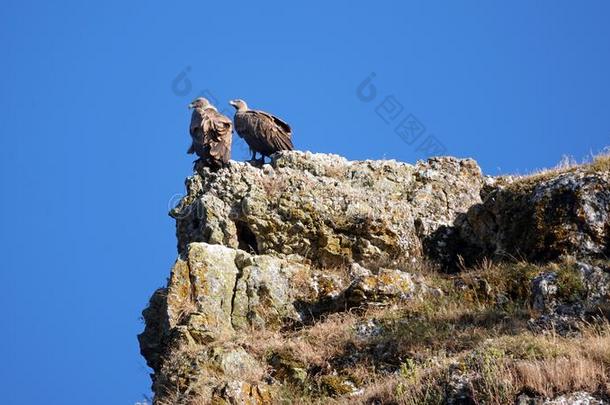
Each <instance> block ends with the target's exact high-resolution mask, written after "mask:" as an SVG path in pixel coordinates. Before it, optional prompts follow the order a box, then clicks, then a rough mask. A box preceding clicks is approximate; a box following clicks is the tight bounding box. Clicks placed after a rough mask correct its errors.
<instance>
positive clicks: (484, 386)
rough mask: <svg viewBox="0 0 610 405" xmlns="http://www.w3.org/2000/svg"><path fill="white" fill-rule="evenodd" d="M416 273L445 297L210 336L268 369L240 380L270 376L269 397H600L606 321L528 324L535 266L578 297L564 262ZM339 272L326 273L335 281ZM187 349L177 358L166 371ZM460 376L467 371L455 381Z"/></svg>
mask: <svg viewBox="0 0 610 405" xmlns="http://www.w3.org/2000/svg"><path fill="white" fill-rule="evenodd" d="M606 265H607V263H606ZM417 269H419V271H421V273H420V275H421V277H422V278H423V279H425V281H426V283H427V284H428V285H431V286H435V287H439V288H440V289H441V290H442V291H443V293H442V294H436V295H428V296H426V297H425V298H422V299H415V300H412V301H408V302H402V303H400V304H386V305H381V306H380V305H376V306H375V305H368V306H366V307H360V308H353V309H351V310H349V311H344V312H338V313H332V314H327V315H325V316H324V317H322V318H321V319H318V321H317V322H315V323H314V324H312V325H310V326H302V327H300V328H297V329H291V330H283V331H272V330H254V329H253V330H251V332H250V333H248V334H245V335H244V334H242V335H240V337H231V336H227V337H226V340H225V341H223V342H217V343H219V344H222V345H228V346H231V347H238V346H240V347H242V348H243V349H245V350H246V351H247V352H248V353H250V354H251V355H252V356H254V357H255V358H256V359H258V360H259V361H260V362H261V364H267V365H268V368H267V370H266V371H265V373H266V375H267V376H266V377H261V376H260V375H257V376H248V378H247V381H248V382H251V383H253V384H254V383H256V381H267V382H269V381H275V382H276V384H272V387H276V388H275V389H274V394H273V395H274V396H275V398H276V400H277V401H275V402H277V403H291V404H436V403H439V404H440V403H445V401H446V398H447V396H448V395H449V396H450V395H452V392H455V391H456V390H458V389H462V390H467V391H468V392H469V393H470V396H471V398H473V399H474V400H475V403H480V404H506V403H514V401H515V398H516V397H517V396H518V395H519V394H520V393H523V392H526V393H528V394H530V395H534V396H539V397H549V398H552V397H555V396H558V395H562V394H564V393H572V392H576V391H580V390H583V391H587V392H590V393H594V394H595V395H597V396H600V397H605V398H608V397H610V323H609V322H608V320H607V319H605V320H603V321H601V322H598V323H595V324H590V325H588V326H584V327H583V329H582V333H581V335H580V336H578V337H561V336H559V335H557V334H555V333H552V332H550V333H547V334H536V333H533V332H532V331H530V329H529V328H528V320H529V319H531V318H533V317H536V316H537V315H539V314H537V313H536V312H535V311H534V310H533V309H532V307H531V291H530V288H529V286H530V285H531V283H530V282H531V280H532V279H533V278H534V277H536V276H537V275H538V274H540V273H541V272H543V271H545V272H546V271H554V272H556V273H557V274H558V279H559V283H558V286H559V291H558V296H560V297H562V298H563V299H565V300H568V301H569V300H570V299H571V298H574V297H577V296H578V295H579V294H581V290H582V285H581V282H580V281H579V279H578V278H577V277H575V276H574V275H575V274H576V273H575V271H576V270H575V262H574V261H573V260H570V259H565V260H564V261H563V262H559V263H551V264H547V265H543V266H541V265H534V264H531V263H525V262H513V263H502V264H494V263H491V262H483V263H482V264H481V265H480V266H479V267H477V268H475V269H462V272H461V273H460V274H458V275H446V274H441V273H437V272H434V271H433V269H432V268H430V267H426V266H418V267H417ZM409 270H410V271H414V268H411V269H409ZM343 271H344V269H335V272H336V273H337V276H344V275H343V274H342V272H343ZM609 313H610V312H606V315H605V316H606V317H607V316H608V314H609ZM185 356H186V359H185ZM193 356H196V353H182V355H181V356H175V358H176V359H177V360H176V361H177V363H176V364H175V365H174V366H175V367H177V368H179V367H181V366H184V364H185V363H186V364H188V363H189V361H188V359H192V358H193ZM178 374H179V373H178ZM461 376H465V377H467V378H466V379H465V380H464V381H466V383H464V384H462V385H463V386H462V387H461V388H460V386H459V384H458V382H459V379H460V377H461ZM277 383H280V384H277ZM170 398H171V396H170ZM191 400H192V401H194V402H191V403H193V404H197V403H207V402H206V401H205V400H203V399H201V398H199V399H197V398H191ZM197 401H203V402H197ZM176 403H177V402H176Z"/></svg>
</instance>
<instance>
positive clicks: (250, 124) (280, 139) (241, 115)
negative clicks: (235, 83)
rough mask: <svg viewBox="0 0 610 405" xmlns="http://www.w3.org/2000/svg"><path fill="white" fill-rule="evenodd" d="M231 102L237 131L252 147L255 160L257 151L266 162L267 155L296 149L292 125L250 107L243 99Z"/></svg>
mask: <svg viewBox="0 0 610 405" xmlns="http://www.w3.org/2000/svg"><path fill="white" fill-rule="evenodd" d="M229 104H231V105H232V106H233V107H235V109H236V111H235V116H234V117H233V122H234V123H235V131H236V132H237V134H238V135H239V136H240V137H241V138H243V139H244V140H245V141H246V143H247V144H248V146H249V147H250V151H251V152H252V160H253V161H255V160H256V153H257V152H258V153H260V154H261V155H262V158H261V160H260V161H261V162H262V163H264V162H265V156H271V155H272V154H274V153H275V152H278V151H281V150H293V149H294V146H293V144H292V138H291V137H292V130H291V129H290V125H288V124H287V123H285V122H284V121H282V120H281V119H279V118H278V117H275V116H273V115H271V114H269V113H266V112H264V111H255V110H250V109H248V105H247V104H246V102H245V101H243V100H232V101H230V102H229Z"/></svg>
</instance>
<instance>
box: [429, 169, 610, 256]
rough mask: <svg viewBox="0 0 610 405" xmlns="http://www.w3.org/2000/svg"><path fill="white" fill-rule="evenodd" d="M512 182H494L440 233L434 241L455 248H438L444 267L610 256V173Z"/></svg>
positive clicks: (579, 171) (585, 172) (576, 172)
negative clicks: (459, 261) (458, 262)
mask: <svg viewBox="0 0 610 405" xmlns="http://www.w3.org/2000/svg"><path fill="white" fill-rule="evenodd" d="M509 180H510V181H509V182H508V184H503V183H505V179H499V180H498V181H495V184H494V185H492V186H490V187H489V191H488V192H487V193H486V195H485V199H484V201H483V203H481V204H475V205H473V206H472V207H471V208H470V209H469V210H468V212H467V213H466V214H465V215H460V216H459V217H458V219H457V220H456V221H455V224H454V226H452V227H448V228H443V229H441V230H439V231H438V232H437V235H436V236H437V238H436V239H435V240H434V238H433V241H434V242H437V241H440V242H441V243H443V244H444V243H449V244H450V245H452V246H453V251H448V250H445V249H442V248H441V249H437V250H438V251H440V252H439V256H441V257H443V256H444V257H445V259H446V263H449V262H451V261H454V260H455V259H456V255H462V256H463V257H467V258H468V259H469V260H470V261H471V262H473V261H476V260H480V259H482V258H484V257H496V258H507V257H513V258H514V257H516V258H523V259H526V260H530V261H538V262H540V261H549V260H556V259H558V258H559V257H561V256H562V255H575V256H577V257H585V258H590V257H596V258H603V257H608V256H609V255H610V250H609V249H610V172H599V171H592V170H591V169H589V168H587V167H582V168H577V169H573V170H569V171H566V172H563V173H555V174H553V173H551V174H543V175H538V176H532V177H528V178H525V179H516V180H514V179H509ZM493 183H494V182H493V181H492V184H493ZM434 242H433V243H432V245H433V246H434ZM447 259H448V260H447Z"/></svg>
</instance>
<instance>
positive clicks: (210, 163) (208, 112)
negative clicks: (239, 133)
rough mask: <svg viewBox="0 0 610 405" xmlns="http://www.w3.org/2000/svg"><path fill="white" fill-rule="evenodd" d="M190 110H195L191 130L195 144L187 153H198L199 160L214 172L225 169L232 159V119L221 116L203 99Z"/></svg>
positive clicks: (192, 105) (191, 105)
mask: <svg viewBox="0 0 610 405" xmlns="http://www.w3.org/2000/svg"><path fill="white" fill-rule="evenodd" d="M189 108H191V109H193V115H192V116H191V126H190V128H189V132H190V133H191V138H192V140H193V143H192V144H191V147H190V148H189V150H188V151H187V153H189V154H192V153H196V154H197V156H199V157H200V159H199V160H200V161H201V162H202V163H203V164H204V165H205V166H207V167H210V168H212V169H213V170H218V169H220V168H221V167H224V166H225V165H226V164H227V163H228V162H229V159H231V141H232V135H233V124H232V122H231V119H230V118H229V117H226V116H224V115H222V114H220V113H219V112H218V110H217V109H216V107H214V106H213V105H212V104H210V102H209V101H208V100H207V99H205V98H203V97H199V98H197V99H195V100H194V101H193V102H192V103H191V104H189Z"/></svg>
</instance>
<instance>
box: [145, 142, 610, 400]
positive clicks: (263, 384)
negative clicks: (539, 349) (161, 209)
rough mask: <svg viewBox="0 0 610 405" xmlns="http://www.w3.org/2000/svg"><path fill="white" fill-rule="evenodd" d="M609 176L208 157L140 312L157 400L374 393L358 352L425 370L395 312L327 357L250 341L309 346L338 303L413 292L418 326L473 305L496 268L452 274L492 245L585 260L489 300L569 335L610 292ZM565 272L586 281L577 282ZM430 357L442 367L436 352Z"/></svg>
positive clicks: (398, 299)
mask: <svg viewBox="0 0 610 405" xmlns="http://www.w3.org/2000/svg"><path fill="white" fill-rule="evenodd" d="M609 180H610V174H608V173H606V172H603V173H598V172H590V171H587V170H584V169H583V170H580V171H579V170H574V171H570V172H568V173H558V174H556V175H552V176H547V177H540V178H528V179H525V180H524V179H520V180H512V181H508V180H506V179H492V178H485V177H483V176H482V174H481V170H480V169H479V167H478V166H477V164H476V163H475V162H474V161H473V160H470V159H456V158H450V157H443V158H432V159H429V160H428V161H427V162H418V163H417V164H415V165H410V164H406V163H399V162H395V161H360V162H350V161H347V160H345V159H344V158H341V157H339V156H335V155H324V154H311V153H302V152H284V153H280V154H277V155H275V156H274V158H273V161H272V162H271V164H270V165H264V166H263V167H262V168H258V167H254V166H251V165H250V164H244V163H236V162H231V163H230V164H229V166H228V167H227V168H225V169H222V170H219V171H217V172H210V171H209V170H207V169H205V168H198V172H197V173H195V174H194V175H193V176H191V177H189V178H188V179H187V180H186V188H187V194H186V195H185V196H184V197H183V198H182V200H181V201H180V202H179V204H178V205H177V206H176V207H175V208H174V209H173V210H172V211H171V212H170V215H171V216H172V217H173V218H175V220H176V230H177V231H176V232H177V238H178V254H179V256H178V259H177V261H176V263H175V265H174V267H173V269H172V271H171V275H170V278H169V280H168V283H167V286H165V287H163V288H160V289H159V290H157V291H156V292H155V293H154V294H153V296H152V297H151V300H150V303H149V306H148V308H147V309H146V310H144V312H143V316H144V320H145V322H146V327H145V330H144V332H143V333H142V334H141V335H140V336H139V342H140V347H141V352H142V355H143V356H144V357H145V358H146V360H147V363H148V365H149V366H150V367H151V368H152V369H153V371H154V374H152V379H153V391H154V393H155V403H157V404H161V405H162V404H182V403H184V404H188V403H214V404H271V403H277V402H278V401H279V400H278V398H279V397H278V395H280V394H279V393H281V392H282V390H284V388H285V387H287V386H290V387H296V388H293V389H296V390H298V391H299V392H301V393H302V394H303V395H309V396H316V395H318V396H319V395H327V396H328V397H334V398H339V397H340V398H355V397H358V396H362V395H364V394H363V392H364V389H363V388H362V387H361V386H362V385H363V384H364V383H363V382H362V378H361V377H357V376H355V375H354V374H353V372H351V371H350V372H348V370H352V369H353V367H356V366H357V365H358V364H360V363H361V364H363V367H364V365H365V364H366V365H368V366H371V365H373V367H375V368H376V369H377V370H378V371H377V372H381V373H386V372H387V373H399V374H400V373H403V374H402V375H403V377H404V378H407V379H410V378H415V377H413V375H415V374H414V373H415V371H414V370H418V367H419V366H418V365H417V364H419V363H418V362H420V361H421V362H423V361H424V360H422V359H421V358H420V356H421V355H420V354H414V353H407V354H400V353H401V349H400V347H398V343H396V342H392V341H389V342H386V341H384V339H385V336H390V335H388V334H390V333H391V331H392V330H394V329H393V328H395V326H388V325H387V324H384V322H382V320H381V319H380V318H375V317H373V318H366V317H364V315H362V319H359V321H358V322H357V323H356V324H354V325H352V326H350V327H349V328H351V329H349V328H348V329H349V330H350V331H351V332H349V333H348V332H345V331H343V332H342V333H347V335H349V336H351V337H352V338H350V339H351V340H349V339H348V340H346V341H345V342H344V343H342V344H341V345H339V346H337V350H339V349H340V351H341V350H343V351H345V353H343V354H336V355H334V356H336V357H332V356H331V357H332V358H329V359H327V360H324V362H322V363H320V364H324V365H319V364H318V365H316V364H313V363H312V364H307V363H305V362H304V360H303V359H298V358H296V357H295V356H294V354H291V352H290V350H289V349H288V347H289V346H290V345H288V344H286V345H285V346H286V349H285V350H284V348H282V347H280V348H279V349H278V348H277V347H276V348H275V349H273V350H272V349H268V350H267V352H264V353H259V352H256V350H253V349H252V346H253V345H255V343H256V342H249V343H244V341H246V342H247V341H248V340H249V337H250V336H258V335H260V333H267V334H269V333H272V334H273V333H276V334H280V335H281V336H289V338H287V339H293V340H294V341H293V342H292V343H291V345H293V346H295V345H296V346H299V345H302V344H304V343H303V342H302V338H301V337H300V336H299V335H298V333H299V332H298V331H299V330H302V329H303V328H310V327H311V328H315V327H316V325H317V324H318V323H319V322H320V321H321V320H324V319H326V318H327V317H331V316H332V315H333V314H349V313H354V314H356V315H355V316H356V317H360V316H361V315H360V314H365V313H366V311H369V310H370V309H371V308H395V309H396V308H407V306H408V305H412V306H416V307H417V308H419V309H418V310H421V311H424V312H422V313H418V314H414V313H411V312H409V311H412V310H409V311H407V317H406V318H405V319H404V320H400V322H398V323H397V324H398V325H403V326H400V328H403V327H406V328H408V331H409V333H415V334H416V335H418V336H419V334H420V331H418V330H412V329H410V328H411V326H409V325H410V323H409V322H415V323H414V325H420V324H421V323H422V322H424V320H426V319H428V317H429V315H424V314H428V313H429V312H427V311H429V310H425V306H424V307H421V305H423V304H419V303H426V302H435V303H437V304H433V305H447V306H451V305H453V306H455V305H470V304H469V302H471V300H472V298H471V297H473V296H475V297H476V300H478V302H479V306H480V305H482V304H480V303H481V302H483V301H484V300H485V299H486V298H485V297H486V296H487V295H490V294H491V293H490V291H491V290H492V289H493V288H492V286H489V283H488V281H485V280H484V279H483V278H475V279H474V280H475V282H470V283H464V282H461V281H459V280H457V281H451V282H448V281H447V280H444V279H441V277H444V276H443V272H445V273H450V272H454V271H456V269H458V268H460V267H464V266H467V265H468V264H472V263H481V262H485V261H486V260H493V259H506V258H511V257H516V256H518V257H521V258H523V259H526V260H528V261H533V262H548V261H551V260H556V259H559V258H562V257H565V256H566V255H571V256H575V257H577V258H578V260H580V261H578V262H577V261H576V259H573V260H574V261H573V263H575V264H574V265H575V266H576V267H574V268H575V269H577V270H574V271H572V270H569V272H568V273H562V272H561V271H559V270H557V271H552V269H551V270H549V269H548V268H547V269H543V270H542V269H541V270H540V271H538V272H534V273H533V275H532V277H531V278H525V277H524V278H523V280H524V281H523V283H524V284H526V285H524V286H522V287H519V286H517V288H516V287H514V286H507V285H506V284H507V283H506V282H504V281H503V282H502V283H503V284H502V286H503V287H502V288H503V290H502V291H499V292H497V294H496V297H495V298H493V300H491V301H490V302H491V304H490V305H495V306H497V307H499V308H509V307H510V305H512V302H513V301H514V302H517V301H516V300H522V301H519V305H524V306H526V307H529V308H533V310H535V311H537V313H538V315H537V317H536V318H533V319H531V320H530V321H529V324H528V325H529V330H530V331H532V330H533V331H535V333H541V332H543V331H548V330H549V328H553V327H554V326H555V325H557V322H558V320H560V321H561V322H563V323H562V325H564V328H565V329H566V330H567V331H568V332H566V333H565V334H564V335H565V336H569V331H573V330H577V329H578V325H579V323H578V322H581V321H582V322H588V321H590V318H587V316H588V314H591V313H594V312H595V311H598V312H599V308H600V306H603V305H605V303H607V302H608V299H609V294H610V267H608V266H606V265H605V264H596V263H593V260H594V259H595V260H597V259H601V258H603V257H604V255H607V254H608V252H609V251H608V248H609V243H608V240H609V235H610V188H609V185H608V181H609ZM433 268H434V269H435V270H431V269H433ZM528 271H529V270H528ZM430 272H433V274H435V275H433V276H430V275H429V273H430ZM565 274H569V275H570V277H572V278H568V279H566V278H565ZM529 275H530V273H528V277H529ZM574 275H575V276H574ZM446 277H450V276H446ZM574 277H576V278H574ZM482 280H483V281H482ZM566 280H568V281H574V280H576V281H577V282H574V283H572V284H569V286H568V287H569V288H566V287H565V285H563V284H562V285H560V284H561V283H562V282H563V283H564V284H565V282H566ZM528 283H529V284H528ZM575 286H576V287H575ZM517 290H518V291H519V293H516V294H515V293H513V291H517ZM498 297H501V298H502V299H501V300H500V298H498ZM451 300H456V301H455V302H457V304H454V303H453V302H454V301H451ZM481 300H483V301H481ZM523 300H525V301H523ZM492 301H493V302H492ZM420 307H421V308H420ZM439 308H440V307H439ZM469 308H470V307H469ZM503 310H504V309H503ZM392 311H393V310H389V312H388V313H389V314H391V313H392ZM376 316H377V315H376ZM426 322H427V321H426ZM395 324H396V323H395V322H394V321H392V322H391V325H395ZM549 325H550V326H549ZM435 327H436V328H438V329H439V330H443V328H444V326H443V325H437V326H435ZM337 333H338V332H337ZM421 333H423V335H422V338H425V339H430V337H429V333H428V332H421ZM435 333H436V332H435ZM528 333H529V332H528ZM257 334H258V335H257ZM347 335H346V336H347ZM433 335H434V333H433ZM426 336H427V337H426ZM375 342H376V343H375ZM308 344H309V343H308ZM280 346H281V345H280ZM290 347H292V346H290ZM357 347H361V348H360V349H357ZM311 356H313V355H311ZM405 356H407V357H405ZM409 356H414V357H413V358H414V359H416V360H412V359H411V357H409ZM314 357H315V356H314ZM367 359H368V360H367ZM405 359H407V360H405ZM405 361H406V363H404V362H405ZM426 361H427V360H426ZM401 364H402V365H401ZM405 364H406V365H405ZM422 364H424V363H422ZM434 364H436V365H438V367H444V366H443V364H444V363H443V361H441V360H439V358H438V356H436V357H435V360H434ZM452 364H454V363H452ZM451 367H454V368H455V367H457V368H455V369H456V370H460V373H461V374H459V376H460V377H459V378H457V377H456V378H457V379H456V378H454V377H455V375H456V374H455V373H453V374H451V372H447V375H448V376H450V377H448V378H449V380H447V381H446V384H447V386H448V387H452V386H454V385H456V384H457V383H455V381H458V380H459V382H460V384H462V382H463V384H462V385H460V387H461V388H460V389H459V390H458V389H457V388H456V390H454V391H456V392H457V391H459V392H460V394H459V395H458V394H455V393H454V394H455V395H454V394H451V393H450V392H445V394H444V395H445V397H446V398H445V400H446V401H449V399H450V398H457V397H460V395H462V394H463V393H468V392H470V391H469V390H471V389H472V387H470V386H468V384H467V379H464V378H463V376H465V375H469V374H468V372H463V371H464V370H463V366H455V365H452V366H451ZM325 368H326V369H325ZM350 373H351V374H350ZM477 375H480V373H479V374H477ZM451 376H453V377H451ZM418 378H420V377H418ZM451 378H453V380H455V381H453V380H451ZM313 380H315V381H317V382H316V383H315V384H314V385H312V383H311V381H313ZM462 380H463V381H462ZM452 381H453V382H452ZM464 381H465V382H464ZM458 385H459V384H458ZM464 395H466V394H464ZM578 395H580V394H578ZM583 395H584V394H583ZM587 395H588V394H587ZM312 398H313V397H312ZM523 398H525V397H523ZM562 398H563V397H562ZM513 399H514V400H516V396H515V398H513ZM198 401H199V402H198ZM371 401H373V402H371V403H381V402H374V401H375V400H374V398H373V399H372V400H371ZM452 401H453V399H452ZM450 402H451V401H450ZM458 402H459V401H458ZM460 403H461V402H460Z"/></svg>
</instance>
